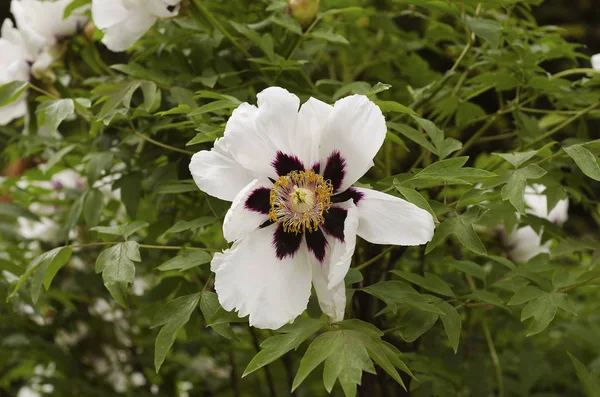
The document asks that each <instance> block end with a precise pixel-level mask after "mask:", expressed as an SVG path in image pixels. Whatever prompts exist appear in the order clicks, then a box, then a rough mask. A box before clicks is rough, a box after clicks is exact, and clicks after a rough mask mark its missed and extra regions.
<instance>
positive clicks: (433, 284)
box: [391, 270, 455, 297]
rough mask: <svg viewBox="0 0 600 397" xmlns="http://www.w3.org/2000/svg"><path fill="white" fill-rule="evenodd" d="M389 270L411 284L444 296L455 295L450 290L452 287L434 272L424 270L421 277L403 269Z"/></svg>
mask: <svg viewBox="0 0 600 397" xmlns="http://www.w3.org/2000/svg"><path fill="white" fill-rule="evenodd" d="M391 272H392V273H394V274H395V275H397V276H400V277H402V278H403V279H405V280H407V281H410V282H411V283H413V284H416V285H418V286H420V287H423V288H425V289H426V290H428V291H431V292H435V293H436V294H440V295H444V296H450V297H454V296H455V295H454V292H452V288H450V286H449V285H448V284H447V283H446V282H445V281H444V280H442V279H441V278H439V277H438V276H436V275H435V274H431V273H427V272H426V273H425V277H423V276H421V275H419V274H416V273H409V272H405V271H403V270H392V271H391Z"/></svg>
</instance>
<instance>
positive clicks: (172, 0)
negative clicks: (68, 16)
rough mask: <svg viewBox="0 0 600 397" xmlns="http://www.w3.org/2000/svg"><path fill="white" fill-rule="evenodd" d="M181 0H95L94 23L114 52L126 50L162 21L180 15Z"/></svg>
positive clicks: (93, 8) (93, 7)
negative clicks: (156, 23) (158, 21)
mask: <svg viewBox="0 0 600 397" xmlns="http://www.w3.org/2000/svg"><path fill="white" fill-rule="evenodd" d="M180 2H181V0H92V18H93V20H94V24H96V26H97V27H98V28H99V29H101V30H102V31H103V32H104V37H103V38H102V42H103V43H104V45H106V47H107V48H108V49H109V50H111V51H117V52H118V51H125V50H126V49H128V48H129V47H131V46H132V45H133V44H135V42H136V41H138V40H139V38H140V37H142V36H143V35H144V33H146V32H147V31H148V30H150V28H151V27H152V26H153V25H154V23H155V22H156V21H157V20H158V19H159V18H170V17H174V16H176V15H177V14H178V13H179V3H180Z"/></svg>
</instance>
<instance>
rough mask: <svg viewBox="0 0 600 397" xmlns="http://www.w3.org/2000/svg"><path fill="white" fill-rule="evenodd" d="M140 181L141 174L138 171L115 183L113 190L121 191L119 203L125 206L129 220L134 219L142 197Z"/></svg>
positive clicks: (124, 176)
mask: <svg viewBox="0 0 600 397" xmlns="http://www.w3.org/2000/svg"><path fill="white" fill-rule="evenodd" d="M142 179H143V174H142V173H141V172H139V171H135V172H131V173H129V174H126V175H123V177H122V178H121V179H119V180H118V181H116V182H115V189H117V188H120V189H121V201H123V204H125V209H126V210H127V214H128V215H129V217H130V218H132V219H135V218H136V216H137V210H138V207H139V204H140V199H141V197H142Z"/></svg>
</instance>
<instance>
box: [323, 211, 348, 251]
mask: <svg viewBox="0 0 600 397" xmlns="http://www.w3.org/2000/svg"><path fill="white" fill-rule="evenodd" d="M323 216H324V217H325V223H324V224H323V226H322V227H323V230H325V232H326V233H327V234H329V235H331V236H333V237H335V238H336V239H338V240H340V241H341V242H344V222H346V217H347V216H348V211H346V210H345V209H343V208H338V207H332V208H330V209H329V211H327V212H326V213H325V214H323Z"/></svg>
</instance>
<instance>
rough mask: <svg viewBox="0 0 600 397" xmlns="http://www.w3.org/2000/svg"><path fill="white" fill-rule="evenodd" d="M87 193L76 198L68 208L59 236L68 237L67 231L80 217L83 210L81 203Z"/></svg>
mask: <svg viewBox="0 0 600 397" xmlns="http://www.w3.org/2000/svg"><path fill="white" fill-rule="evenodd" d="M86 196H87V194H85V193H84V194H82V195H81V196H79V198H78V199H77V200H75V202H74V203H73V205H72V206H71V208H70V209H69V213H68V214H67V218H66V220H65V224H64V226H63V228H62V230H61V233H60V236H61V238H64V239H66V238H68V237H69V232H70V231H71V229H73V228H74V227H75V225H76V224H77V222H78V221H79V218H80V217H81V213H82V212H83V203H84V202H85V198H86Z"/></svg>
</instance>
